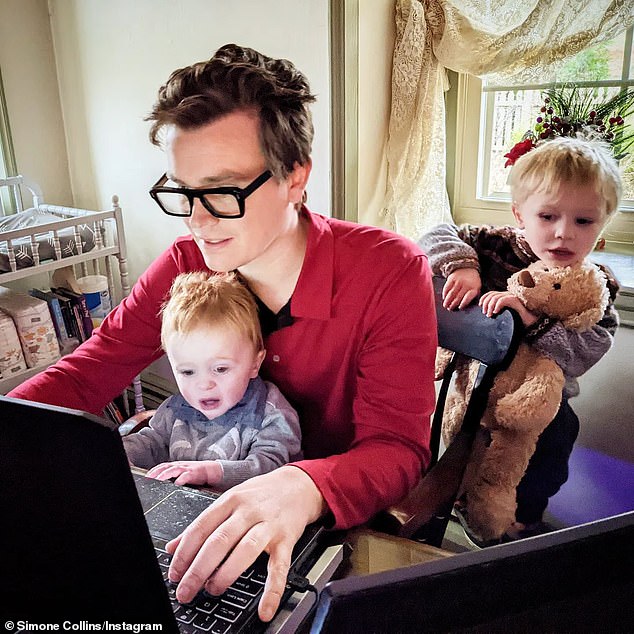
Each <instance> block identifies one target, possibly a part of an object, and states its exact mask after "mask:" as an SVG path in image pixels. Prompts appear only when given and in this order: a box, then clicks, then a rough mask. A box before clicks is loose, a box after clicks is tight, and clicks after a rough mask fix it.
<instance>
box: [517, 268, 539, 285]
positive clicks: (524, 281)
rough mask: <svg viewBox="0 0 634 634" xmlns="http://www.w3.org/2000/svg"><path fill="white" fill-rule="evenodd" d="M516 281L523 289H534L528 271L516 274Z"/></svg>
mask: <svg viewBox="0 0 634 634" xmlns="http://www.w3.org/2000/svg"><path fill="white" fill-rule="evenodd" d="M517 281H518V283H519V285H520V286H523V287H524V288H535V280H534V279H533V276H532V275H531V273H530V271H527V270H526V269H524V270H523V271H520V272H519V273H518V274H517Z"/></svg>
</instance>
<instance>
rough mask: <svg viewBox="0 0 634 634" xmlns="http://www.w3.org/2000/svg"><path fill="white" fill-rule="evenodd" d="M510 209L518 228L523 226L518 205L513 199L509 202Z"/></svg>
mask: <svg viewBox="0 0 634 634" xmlns="http://www.w3.org/2000/svg"><path fill="white" fill-rule="evenodd" d="M511 211H512V212H513V216H514V217H515V222H517V226H518V227H519V228H520V229H523V228H524V221H523V220H522V214H521V213H520V210H519V207H518V206H517V203H516V202H515V201H513V202H512V204H511Z"/></svg>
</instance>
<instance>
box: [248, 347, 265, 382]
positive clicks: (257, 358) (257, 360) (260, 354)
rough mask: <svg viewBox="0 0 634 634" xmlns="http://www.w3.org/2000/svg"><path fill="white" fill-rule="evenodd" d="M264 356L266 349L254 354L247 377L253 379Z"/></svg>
mask: <svg viewBox="0 0 634 634" xmlns="http://www.w3.org/2000/svg"><path fill="white" fill-rule="evenodd" d="M265 356H266V350H264V349H262V350H260V351H259V352H258V353H257V354H256V355H255V359H254V361H253V370H252V371H251V376H250V377H249V378H251V379H255V377H256V376H257V375H258V373H259V372H260V366H261V365H262V361H264V357H265Z"/></svg>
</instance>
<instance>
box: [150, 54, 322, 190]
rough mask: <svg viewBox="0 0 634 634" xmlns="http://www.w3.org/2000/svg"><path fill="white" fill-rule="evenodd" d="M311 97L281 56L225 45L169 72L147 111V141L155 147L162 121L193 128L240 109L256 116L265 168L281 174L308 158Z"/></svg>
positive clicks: (302, 79) (304, 82) (301, 78)
mask: <svg viewBox="0 0 634 634" xmlns="http://www.w3.org/2000/svg"><path fill="white" fill-rule="evenodd" d="M313 101H315V97H314V95H312V94H311V92H310V87H309V85H308V81H307V79H306V77H305V76H304V75H303V74H302V73H301V72H300V71H298V70H297V69H296V68H295V67H294V66H293V64H292V63H291V62H289V61H288V60H286V59H273V58H271V57H267V56H266V55H262V54H261V53H258V52H257V51H255V50H253V49H251V48H245V47H242V46H238V45H236V44H225V45H224V46H222V47H221V48H219V49H218V50H217V51H216V53H215V55H214V56H213V57H212V58H211V59H210V60H208V61H205V62H198V63H196V64H192V65H191V66H187V67H186V68H181V69H179V70H176V71H174V72H173V73H172V74H171V75H170V77H169V79H168V80H167V83H166V84H164V85H163V86H161V88H160V89H159V93H158V99H157V101H156V103H155V104H154V107H153V109H152V112H151V113H150V114H149V115H148V116H147V118H146V119H147V120H148V121H153V124H152V127H151V129H150V140H151V141H152V143H153V144H154V145H160V140H159V132H160V130H161V128H163V126H165V125H175V126H177V127H179V128H182V129H184V130H192V129H196V128H199V127H201V126H204V125H206V124H208V123H211V122H213V121H215V120H216V119H218V118H220V117H222V116H223V115H226V114H229V113H231V112H235V111H239V110H246V111H248V110H252V111H254V112H256V113H257V114H258V116H259V119H260V144H261V147H262V153H263V154H264V157H265V158H266V161H267V167H268V169H270V170H271V171H272V172H273V174H274V175H275V176H276V177H277V178H284V177H286V176H288V174H289V173H290V172H291V171H292V170H293V168H294V166H295V164H296V163H298V164H299V165H306V164H307V163H308V162H309V161H310V153H311V145H312V141H313V123H312V117H311V114H310V110H309V108H308V104H310V103H312V102H313Z"/></svg>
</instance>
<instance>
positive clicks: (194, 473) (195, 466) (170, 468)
mask: <svg viewBox="0 0 634 634" xmlns="http://www.w3.org/2000/svg"><path fill="white" fill-rule="evenodd" d="M146 475H147V477H148V478H155V479H156V480H169V479H170V478H176V480H174V484H198V485H202V484H217V483H218V482H220V480H222V476H223V472H222V466H221V465H220V464H219V463H218V462H217V461H216V460H178V461H176V462H162V463H161V464H159V465H156V467H152V469H150V470H149V471H148V472H147V474H146Z"/></svg>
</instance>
